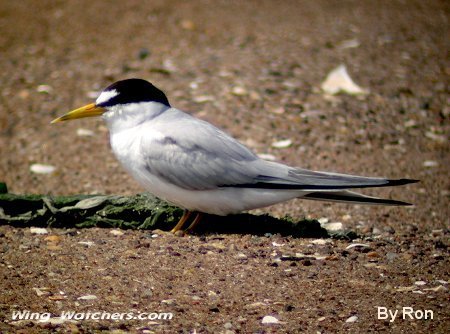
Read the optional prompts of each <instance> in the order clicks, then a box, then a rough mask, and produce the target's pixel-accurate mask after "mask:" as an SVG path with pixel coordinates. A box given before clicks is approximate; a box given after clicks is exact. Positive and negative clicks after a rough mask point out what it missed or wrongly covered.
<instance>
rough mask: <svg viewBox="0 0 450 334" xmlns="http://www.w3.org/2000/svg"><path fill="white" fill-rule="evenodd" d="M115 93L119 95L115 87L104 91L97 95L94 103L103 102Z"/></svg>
mask: <svg viewBox="0 0 450 334" xmlns="http://www.w3.org/2000/svg"><path fill="white" fill-rule="evenodd" d="M117 95H119V93H118V92H117V90H115V89H113V90H107V91H104V92H102V93H101V94H100V96H99V97H97V100H95V104H97V105H99V104H102V103H105V102H107V101H109V100H111V99H112V98H113V97H115V96H117Z"/></svg>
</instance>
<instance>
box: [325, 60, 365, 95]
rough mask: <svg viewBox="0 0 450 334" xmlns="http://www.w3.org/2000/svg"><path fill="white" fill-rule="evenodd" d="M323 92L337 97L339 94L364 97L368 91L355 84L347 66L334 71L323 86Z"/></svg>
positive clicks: (340, 66) (341, 66)
mask: <svg viewBox="0 0 450 334" xmlns="http://www.w3.org/2000/svg"><path fill="white" fill-rule="evenodd" d="M321 88H322V90H323V91H324V92H325V93H326V94H330V95H336V94H339V93H346V94H350V95H364V94H368V91H367V90H365V89H363V88H361V87H360V86H358V85H357V84H355V83H354V82H353V80H352V78H350V76H349V75H348V72H347V68H346V67H345V65H339V66H338V67H337V68H335V69H334V70H332V71H331V72H330V73H329V74H328V76H327V77H326V79H325V81H324V82H323V83H322V85H321Z"/></svg>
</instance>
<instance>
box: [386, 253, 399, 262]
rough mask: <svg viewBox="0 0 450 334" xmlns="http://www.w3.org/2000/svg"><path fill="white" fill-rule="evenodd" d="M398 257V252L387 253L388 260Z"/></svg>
mask: <svg viewBox="0 0 450 334" xmlns="http://www.w3.org/2000/svg"><path fill="white" fill-rule="evenodd" d="M397 257H398V254H397V253H392V252H389V253H387V254H386V258H387V259H388V261H394V260H395V259H396V258H397Z"/></svg>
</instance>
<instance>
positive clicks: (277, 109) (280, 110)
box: [271, 107, 285, 115]
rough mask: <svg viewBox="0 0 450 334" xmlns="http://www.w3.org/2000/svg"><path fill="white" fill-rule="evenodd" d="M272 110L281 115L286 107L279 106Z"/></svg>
mask: <svg viewBox="0 0 450 334" xmlns="http://www.w3.org/2000/svg"><path fill="white" fill-rule="evenodd" d="M271 112H273V113H274V114H277V115H281V114H284V112H285V109H284V107H278V108H275V109H272V110H271Z"/></svg>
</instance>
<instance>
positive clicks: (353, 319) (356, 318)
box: [345, 315, 358, 323]
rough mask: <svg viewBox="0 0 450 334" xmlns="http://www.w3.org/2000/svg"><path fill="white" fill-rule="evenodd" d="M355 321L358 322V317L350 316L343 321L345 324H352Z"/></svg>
mask: <svg viewBox="0 0 450 334" xmlns="http://www.w3.org/2000/svg"><path fill="white" fill-rule="evenodd" d="M357 320H358V317H357V316H356V315H352V316H351V317H350V318H348V319H347V320H345V322H346V323H352V322H356V321H357Z"/></svg>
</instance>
